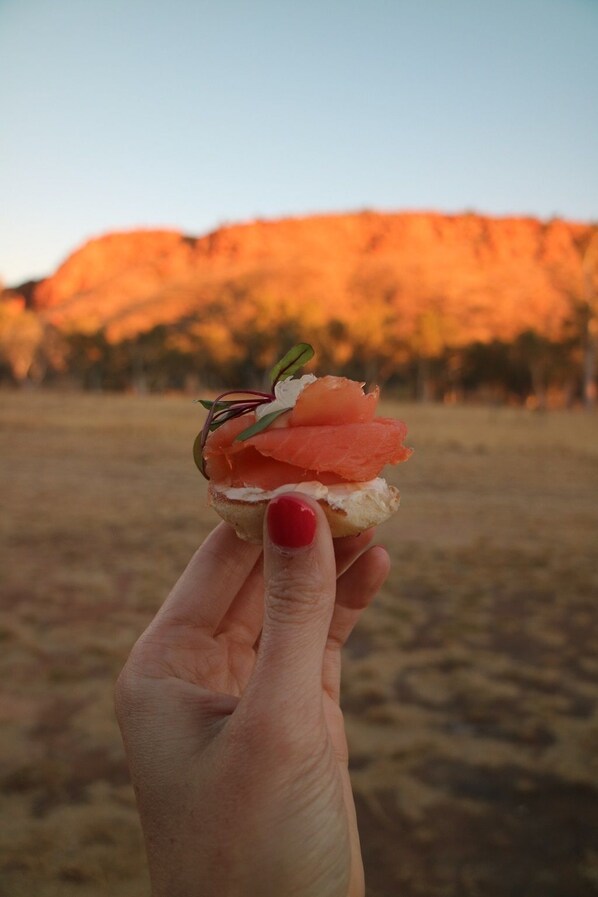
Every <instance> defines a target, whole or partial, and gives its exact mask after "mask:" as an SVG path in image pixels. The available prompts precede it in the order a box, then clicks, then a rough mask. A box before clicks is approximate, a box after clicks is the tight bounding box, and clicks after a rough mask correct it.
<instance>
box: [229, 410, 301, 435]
mask: <svg viewBox="0 0 598 897" xmlns="http://www.w3.org/2000/svg"><path fill="white" fill-rule="evenodd" d="M288 410H289V409H288V408H279V409H278V411H270V413H269V414H264V416H263V417H260V419H259V420H256V422H255V423H254V424H252V425H251V426H250V427H247V429H246V430H243V432H242V433H239V435H238V436H236V437H235V442H245V440H246V439H251V437H252V436H255V434H256V433H261V432H262V430H265V429H266V428H267V427H269V426H270V424H271V423H272V421H273V420H276V418H277V417H280V415H281V414H284V413H285V411H288Z"/></svg>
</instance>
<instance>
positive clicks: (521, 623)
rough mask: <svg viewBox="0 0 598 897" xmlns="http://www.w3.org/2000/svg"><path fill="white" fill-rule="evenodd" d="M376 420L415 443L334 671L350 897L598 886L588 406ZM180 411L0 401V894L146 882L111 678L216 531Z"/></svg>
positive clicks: (597, 653) (144, 403)
mask: <svg viewBox="0 0 598 897" xmlns="http://www.w3.org/2000/svg"><path fill="white" fill-rule="evenodd" d="M386 410H387V411H389V412H390V413H393V414H395V415H397V416H400V417H403V418H404V419H405V420H407V422H408V424H409V427H410V439H409V442H410V444H411V445H413V446H414V448H415V449H416V452H415V454H414V455H413V457H412V458H411V460H410V461H409V462H408V463H407V464H406V465H403V466H401V467H400V468H398V469H397V470H396V471H395V472H393V474H392V475H391V476H390V479H392V480H393V481H395V482H396V483H397V484H398V485H399V486H400V489H401V492H402V507H401V510H400V511H399V513H398V515H397V516H396V517H395V519H394V520H393V521H392V522H389V523H388V524H386V525H385V526H384V527H382V528H381V530H380V534H379V537H380V538H379V541H381V542H382V543H383V544H385V545H386V546H387V547H388V549H389V551H390V553H391V556H392V560H393V570H392V574H391V578H390V581H389V582H388V584H387V586H386V587H385V588H384V590H383V592H382V594H381V595H380V596H379V598H378V599H377V601H376V602H375V604H374V606H373V607H372V608H371V610H370V611H369V612H368V614H366V615H365V617H364V618H363V620H362V622H361V623H360V625H359V627H358V629H357V630H356V632H355V633H354V635H353V636H352V638H351V641H350V644H349V646H348V650H347V656H346V659H345V668H344V683H343V705H344V709H345V713H346V718H347V728H348V734H349V740H350V746H351V756H352V761H351V763H352V777H353V784H354V790H355V794H356V802H357V807H358V814H359V822H360V830H361V836H362V843H363V851H364V859H365V866H366V878H367V882H368V897H394V895H400V897H478V895H479V897H590V895H596V894H598V708H597V696H598V625H597V617H598V600H597V599H598V416H596V415H593V416H592V415H588V414H584V413H581V412H579V413H573V412H571V413H551V414H540V413H532V412H526V411H522V410H512V409H488V408H485V409H481V408H445V407H415V406H411V407H409V406H406V407H394V406H393V407H389V408H388V409H386ZM199 419H200V412H199V410H198V406H196V405H192V404H191V402H190V400H189V399H185V398H180V397H177V398H170V397H165V398H158V397H131V396H102V395H67V394H64V395H60V394H52V393H43V392H42V393H38V392H30V393H28V392H21V393H10V392H3V393H0V447H1V457H2V466H1V479H2V481H1V483H0V496H1V500H0V504H1V514H0V534H1V547H0V587H1V603H0V649H1V650H0V689H1V698H0V718H1V725H2V736H1V741H0V820H1V821H0V897H33V895H35V897H71V895H73V897H106V895H111V897H137V895H142V894H147V893H148V890H149V889H148V882H147V878H146V873H145V863H144V855H143V848H142V842H141V837H140V832H139V827H138V823H137V818H136V813H135V808H134V801H133V796H132V791H131V788H130V786H129V783H128V777H127V771H126V767H125V763H124V758H123V753H122V748H121V743H120V739H119V735H118V732H117V727H116V723H115V721H114V715H113V710H112V683H113V681H114V679H115V677H116V675H117V673H118V671H119V670H120V668H121V666H122V664H123V662H124V659H125V657H126V655H127V652H128V650H129V648H130V646H131V644H132V643H133V641H134V640H135V638H136V637H137V636H138V635H139V633H140V632H141V631H142V630H143V628H144V626H145V625H146V623H147V622H148V621H149V619H150V618H151V616H152V615H153V613H154V612H155V610H156V608H157V607H158V606H159V604H160V602H161V601H162V600H163V598H164V597H165V595H166V593H167V592H168V590H169V588H170V586H171V585H172V583H173V581H174V580H175V579H176V577H177V576H178V573H179V572H180V571H181V569H182V567H183V566H184V564H185V563H186V561H187V560H188V558H189V556H190V555H191V553H192V551H193V550H194V548H195V547H196V545H197V544H198V543H199V541H200V540H201V539H202V537H203V536H204V535H205V534H206V533H207V532H208V531H209V529H210V528H211V527H212V525H213V523H214V520H213V518H212V515H211V512H209V511H208V510H207V509H206V507H205V488H204V484H203V481H202V479H201V477H200V476H199V475H198V473H197V471H196V470H195V468H194V466H193V462H192V460H191V445H192V441H193V437H194V436H195V433H196V430H197V429H198V424H199ZM281 897H283V895H281Z"/></svg>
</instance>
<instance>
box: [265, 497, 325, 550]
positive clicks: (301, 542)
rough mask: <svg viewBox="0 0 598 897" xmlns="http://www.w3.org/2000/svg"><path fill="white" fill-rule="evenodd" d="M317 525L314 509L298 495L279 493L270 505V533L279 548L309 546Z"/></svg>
mask: <svg viewBox="0 0 598 897" xmlns="http://www.w3.org/2000/svg"><path fill="white" fill-rule="evenodd" d="M316 525H317V518H316V514H315V511H314V509H313V508H312V507H311V506H310V505H308V504H307V502H306V501H303V499H301V498H298V497H297V496H296V495H279V496H277V497H276V498H273V499H272V501H271V502H270V504H269V505H268V533H269V534H270V538H271V539H272V541H273V542H274V544H275V545H278V547H279V548H307V546H308V545H311V543H312V542H313V540H314V536H315V535H316Z"/></svg>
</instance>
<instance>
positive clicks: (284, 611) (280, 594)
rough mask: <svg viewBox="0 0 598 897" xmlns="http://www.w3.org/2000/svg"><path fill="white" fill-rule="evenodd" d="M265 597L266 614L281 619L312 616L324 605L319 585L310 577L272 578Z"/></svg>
mask: <svg viewBox="0 0 598 897" xmlns="http://www.w3.org/2000/svg"><path fill="white" fill-rule="evenodd" d="M266 595H267V602H266V606H267V611H268V613H269V614H270V615H271V616H272V615H274V616H276V617H279V618H281V619H287V618H292V619H294V620H295V619H302V618H303V617H304V616H312V615H313V613H314V612H315V611H317V610H319V609H320V608H321V607H322V605H323V604H324V603H325V602H324V600H323V598H324V596H323V593H322V586H321V583H319V582H318V581H317V580H315V579H314V578H313V577H310V576H306V577H301V578H299V577H289V576H273V577H272V578H271V579H270V581H269V583H268V585H267V589H266Z"/></svg>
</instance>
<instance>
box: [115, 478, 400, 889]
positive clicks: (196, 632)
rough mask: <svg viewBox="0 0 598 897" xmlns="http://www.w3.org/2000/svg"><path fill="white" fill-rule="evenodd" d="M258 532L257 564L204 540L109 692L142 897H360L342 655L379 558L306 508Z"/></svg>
mask: <svg viewBox="0 0 598 897" xmlns="http://www.w3.org/2000/svg"><path fill="white" fill-rule="evenodd" d="M267 522H268V525H267V526H266V528H265V529H266V532H265V535H264V546H263V566H262V558H261V550H262V549H261V546H255V545H250V544H248V543H244V542H241V541H240V540H239V539H238V538H237V536H236V535H235V533H234V532H233V530H232V529H230V528H229V527H228V526H227V525H225V524H221V525H220V526H218V527H217V528H216V529H215V530H214V531H213V532H212V533H211V535H210V536H209V537H208V538H207V539H206V541H205V542H204V544H203V545H202V547H201V548H200V549H199V550H198V551H197V552H196V554H195V555H194V557H193V558H192V560H191V562H190V564H189V566H188V567H187V569H186V570H185V572H184V573H183V575H182V576H181V578H180V580H179V581H178V583H177V584H176V585H175V587H174V589H173V590H172V592H171V594H170V595H169V597H168V599H167V601H166V602H165V604H164V605H163V607H162V608H161V610H160V611H159V612H158V614H157V616H156V617H155V619H154V620H153V622H152V623H151V624H150V626H149V627H148V629H147V630H146V632H145V633H144V634H143V635H142V636H141V638H140V639H139V641H138V642H137V643H136V645H135V646H134V648H133V650H132V652H131V655H130V657H129V659H128V661H127V663H126V665H125V667H124V669H123V671H122V673H121V675H120V677H119V680H118V683H117V688H116V709H117V715H118V719H119V723H120V726H121V730H122V735H123V741H124V744H125V750H126V753H127V757H128V761H129V767H130V771H131V777H132V781H133V785H134V788H135V793H136V796H137V802H138V807H139V814H140V818H141V824H142V828H143V831H144V836H145V840H146V848H147V853H148V862H149V870H150V878H151V881H152V895H153V897H233V895H235V897H237V895H239V897H241V895H242V897H252V895H255V897H270V895H272V897H362V895H363V893H364V883H363V867H362V862H361V854H360V848H359V836H358V832H357V824H356V819H355V808H354V803H353V796H352V792H351V785H350V781H349V775H348V769H347V764H348V755H347V743H346V738H345V732H344V726H343V717H342V713H341V710H340V708H339V703H338V701H339V688H340V649H341V647H342V645H343V644H344V643H345V642H346V640H347V638H348V636H349V634H350V632H351V630H352V629H353V627H354V625H355V623H356V622H357V619H358V618H359V616H360V614H361V613H362V611H363V609H364V608H365V607H367V605H368V604H369V603H370V601H371V600H372V598H373V597H374V595H375V594H376V592H377V591H378V589H379V588H380V586H381V585H382V583H383V581H384V579H385V578H386V576H387V573H388V567H389V561H388V555H387V554H386V551H385V550H384V549H383V548H381V547H374V548H368V547H367V546H368V545H369V542H370V541H371V538H372V535H373V534H372V532H371V531H370V532H369V533H364V534H362V535H361V536H356V537H352V538H346V539H341V540H337V541H336V542H335V543H333V541H332V539H331V536H330V530H329V527H328V524H327V522H326V518H325V516H324V514H323V513H322V511H321V509H320V507H319V506H318V504H317V503H316V502H313V501H311V500H310V499H308V498H306V497H305V496H303V495H301V496H300V495H298V494H292V495H289V494H287V495H284V496H280V497H278V498H277V499H275V500H274V501H272V502H271V503H270V506H269V508H268V521H267ZM289 542H290V543H291V544H292V545H294V547H288V546H289ZM301 542H303V543H306V544H297V543H301ZM335 599H336V600H335Z"/></svg>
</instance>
